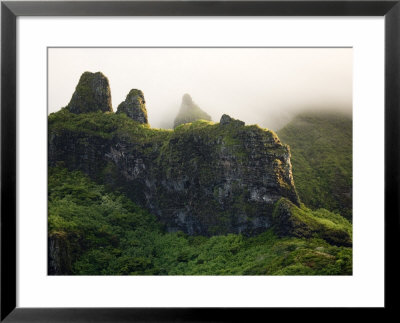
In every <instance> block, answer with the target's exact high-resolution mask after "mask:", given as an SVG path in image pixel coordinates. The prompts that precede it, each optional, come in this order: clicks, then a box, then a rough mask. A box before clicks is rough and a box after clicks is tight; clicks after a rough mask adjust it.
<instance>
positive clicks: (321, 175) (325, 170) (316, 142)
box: [278, 113, 353, 220]
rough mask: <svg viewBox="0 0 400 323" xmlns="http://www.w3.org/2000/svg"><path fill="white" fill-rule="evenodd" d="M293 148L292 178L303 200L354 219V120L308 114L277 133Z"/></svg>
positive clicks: (329, 114)
mask: <svg viewBox="0 0 400 323" xmlns="http://www.w3.org/2000/svg"><path fill="white" fill-rule="evenodd" d="M278 135H279V138H280V139H281V141H282V142H284V143H286V144H288V145H289V146H290V148H291V154H292V158H291V161H292V167H293V177H294V182H295V185H296V188H297V192H298V194H299V196H300V199H301V201H302V202H303V203H304V204H305V205H307V206H308V207H311V208H313V209H318V208H325V209H328V210H330V211H333V212H335V213H339V214H341V215H342V216H344V217H346V218H347V219H350V220H351V219H352V179H353V175H352V119H351V117H348V116H345V115H340V114H334V113H324V114H317V113H305V114H301V115H299V116H297V117H296V118H294V120H292V121H291V122H290V123H289V124H288V125H286V126H285V127H284V128H283V129H281V130H280V131H278Z"/></svg>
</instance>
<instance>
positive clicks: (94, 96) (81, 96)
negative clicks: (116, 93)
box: [66, 72, 113, 114]
mask: <svg viewBox="0 0 400 323" xmlns="http://www.w3.org/2000/svg"><path fill="white" fill-rule="evenodd" d="M66 108H67V109H68V110H69V111H70V112H72V113H76V114H79V113H88V112H97V111H102V112H112V111H113V109H112V105H111V91H110V85H109V82H108V79H107V77H105V76H104V75H103V73H101V72H97V73H91V72H85V73H83V74H82V75H81V77H80V79H79V83H78V85H77V86H76V88H75V92H74V94H73V95H72V98H71V101H70V102H69V103H68V105H67V107H66Z"/></svg>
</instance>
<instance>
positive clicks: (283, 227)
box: [272, 198, 352, 247]
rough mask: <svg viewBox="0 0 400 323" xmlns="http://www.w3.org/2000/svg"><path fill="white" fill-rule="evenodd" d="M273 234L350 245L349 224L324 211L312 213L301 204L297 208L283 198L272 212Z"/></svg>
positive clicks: (340, 217) (350, 231)
mask: <svg viewBox="0 0 400 323" xmlns="http://www.w3.org/2000/svg"><path fill="white" fill-rule="evenodd" d="M272 217H273V221H274V224H275V232H277V233H278V235H280V236H294V237H299V238H310V237H317V238H322V239H325V240H326V241H328V242H329V243H331V244H334V245H344V246H349V247H350V246H351V245H352V226H351V223H350V222H349V221H348V220H346V219H345V218H343V217H342V216H340V215H339V214H335V213H332V212H329V211H327V210H325V209H319V210H316V211H312V210H310V209H308V208H307V207H305V206H304V204H301V206H300V207H297V206H296V205H294V204H293V203H292V202H290V201H289V200H287V199H285V198H281V199H280V200H279V201H278V202H277V203H276V205H275V210H274V212H273V215H272Z"/></svg>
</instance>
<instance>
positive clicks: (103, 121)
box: [49, 109, 299, 235]
mask: <svg viewBox="0 0 400 323" xmlns="http://www.w3.org/2000/svg"><path fill="white" fill-rule="evenodd" d="M222 121H223V122H222V123H220V124H213V123H210V122H205V121H198V122H195V123H192V124H185V125H181V126H179V127H177V128H176V129H175V130H174V131H166V130H155V129H151V128H148V126H145V125H142V124H140V123H138V122H135V121H133V120H131V119H130V118H128V117H127V116H125V115H124V114H104V113H89V114H80V115H76V114H71V113H69V112H68V111H66V110H65V109H64V110H62V111H60V112H58V113H55V114H52V115H50V116H49V166H54V165H56V164H57V163H59V162H63V163H64V165H65V166H66V167H67V168H69V169H70V170H73V169H76V170H81V171H83V172H85V173H87V174H89V175H90V176H91V177H92V178H93V179H95V180H96V181H98V182H100V183H103V184H105V185H107V186H109V187H111V188H113V189H118V190H121V191H123V192H125V193H126V194H127V195H128V196H129V197H130V198H131V199H132V200H133V201H135V202H136V203H138V204H139V205H141V206H143V207H145V208H146V209H148V210H149V211H150V212H152V213H153V214H155V215H156V216H157V217H158V218H159V219H160V221H161V222H162V223H163V224H164V225H165V226H166V228H167V229H168V230H169V231H176V230H182V231H184V232H186V233H188V234H190V235H194V234H202V235H214V234H223V233H240V232H242V233H245V234H255V233H258V232H261V231H264V230H265V229H266V228H268V227H269V226H270V224H271V215H272V211H273V206H274V203H275V202H276V201H277V200H279V199H280V198H281V197H286V198H287V199H289V200H290V201H292V202H293V203H294V204H298V203H299V200H298V197H297V193H296V190H295V187H294V183H293V178H292V173H291V164H290V152H289V149H288V147H287V146H284V145H282V144H281V142H280V141H279V139H278V137H277V136H276V135H275V134H274V133H273V132H270V131H266V130H264V129H261V128H259V127H258V126H245V125H244V123H243V122H241V121H239V120H234V119H231V118H230V117H229V116H226V115H225V116H223V118H222Z"/></svg>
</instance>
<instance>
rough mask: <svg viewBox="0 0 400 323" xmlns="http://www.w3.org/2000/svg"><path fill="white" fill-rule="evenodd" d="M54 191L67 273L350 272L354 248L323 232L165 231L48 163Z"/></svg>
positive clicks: (127, 203)
mask: <svg viewBox="0 0 400 323" xmlns="http://www.w3.org/2000/svg"><path fill="white" fill-rule="evenodd" d="M110 122H111V121H110ZM111 123H112V122H111ZM143 129H145V128H143ZM48 188H49V191H48V193H49V205H48V210H49V218H48V224H49V249H50V250H49V255H50V256H51V257H52V258H53V259H52V261H55V262H57V264H58V266H59V269H60V272H61V273H62V274H74V275H351V274H352V249H351V248H347V247H344V246H335V245H332V244H330V243H328V242H327V241H325V240H323V239H321V237H317V236H313V237H307V238H305V237H282V238H279V237H278V236H277V235H276V234H275V233H274V231H273V230H272V229H270V230H268V231H266V232H264V233H262V234H259V235H257V236H254V237H244V236H242V235H240V234H239V235H234V234H228V235H219V236H213V237H210V238H207V237H203V236H187V235H185V234H183V233H182V232H176V233H167V232H165V231H163V229H162V227H161V226H160V225H159V223H158V221H157V220H156V218H155V217H154V216H152V215H151V214H149V213H148V212H146V211H144V210H143V209H141V208H139V207H137V206H136V205H135V204H134V203H133V202H132V201H131V200H129V199H128V198H127V197H125V196H124V195H122V194H120V193H118V192H115V191H114V192H112V193H111V192H109V191H107V190H106V189H105V187H104V186H101V185H98V184H95V183H94V182H92V181H91V180H90V179H89V178H88V177H87V176H86V175H84V174H83V173H81V172H78V171H72V172H71V171H68V170H66V169H65V168H63V165H62V164H59V165H58V166H56V167H51V168H49V182H48ZM288 205H289V206H290V207H291V208H292V209H293V208H295V207H294V206H293V205H292V204H288ZM294 211H295V212H294V215H293V216H294V217H299V218H300V217H301V218H306V221H311V222H312V221H315V222H316V223H319V224H320V225H321V223H326V224H327V226H328V227H334V228H336V227H337V228H340V230H350V226H349V223H348V222H347V221H345V220H343V219H341V218H340V217H339V216H337V215H334V214H332V213H329V212H327V211H318V212H310V211H309V210H308V209H306V208H304V207H301V208H295V209H294ZM312 223H314V222H312ZM312 225H313V224H312ZM348 232H351V230H350V231H348ZM57 246H58V247H62V248H58V249H57ZM61 249H62V250H61ZM57 258H60V259H57ZM60 267H61V268H60Z"/></svg>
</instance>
